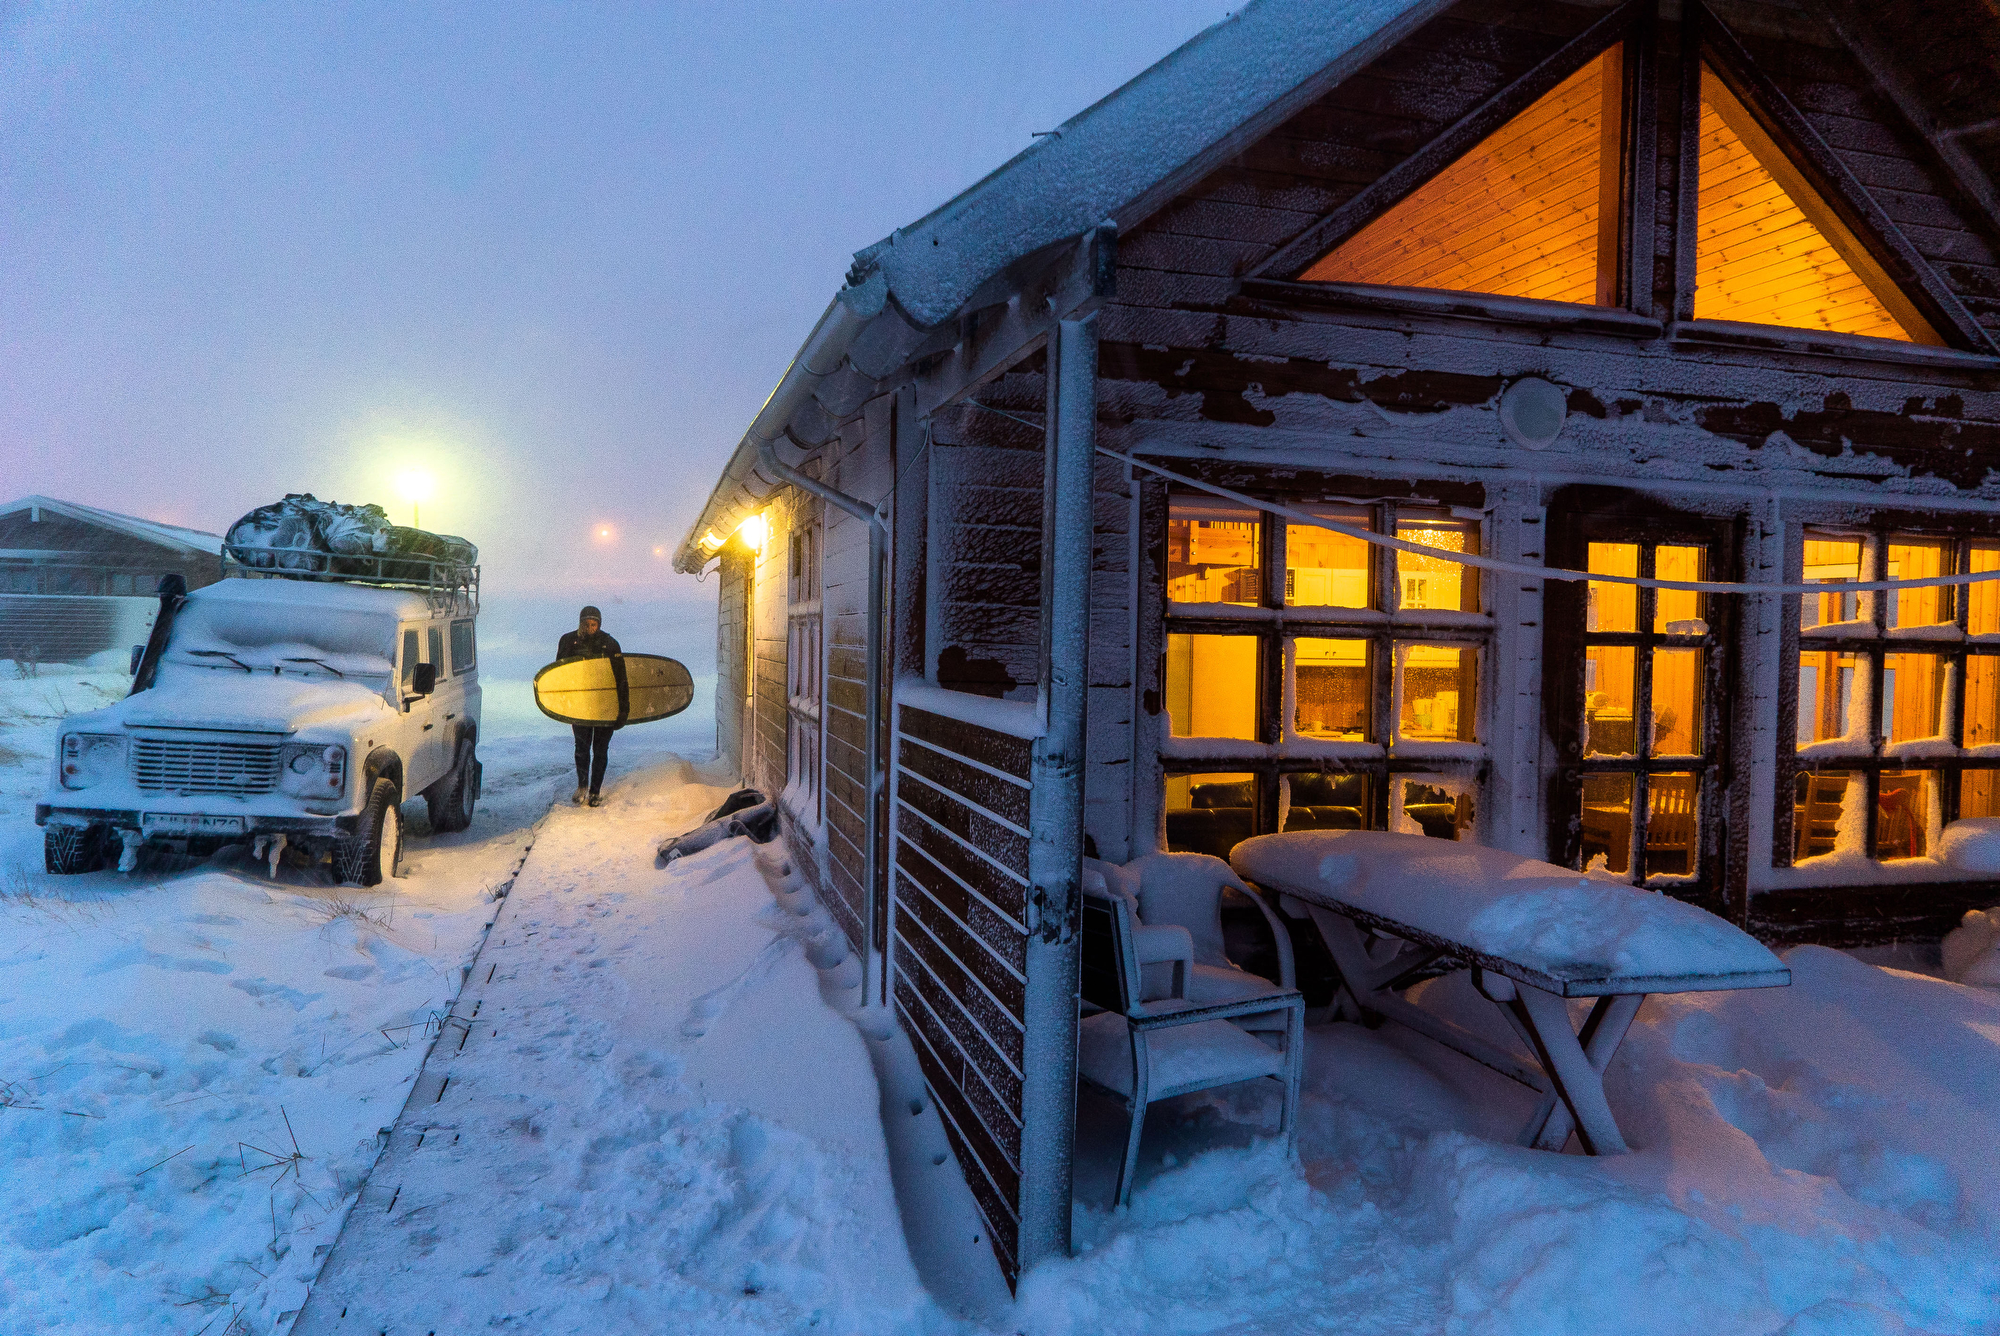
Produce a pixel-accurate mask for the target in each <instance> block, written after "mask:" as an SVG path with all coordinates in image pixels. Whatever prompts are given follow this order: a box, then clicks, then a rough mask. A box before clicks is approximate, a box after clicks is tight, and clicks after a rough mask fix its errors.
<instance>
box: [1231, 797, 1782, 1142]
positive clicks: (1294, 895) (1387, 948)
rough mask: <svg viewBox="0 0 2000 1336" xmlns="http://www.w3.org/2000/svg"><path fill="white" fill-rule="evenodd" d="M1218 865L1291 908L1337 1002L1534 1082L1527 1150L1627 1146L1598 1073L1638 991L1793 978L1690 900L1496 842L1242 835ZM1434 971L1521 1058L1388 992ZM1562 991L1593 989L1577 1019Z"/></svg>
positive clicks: (1755, 984)
mask: <svg viewBox="0 0 2000 1336" xmlns="http://www.w3.org/2000/svg"><path fill="white" fill-rule="evenodd" d="M1229 861H1230V864H1231V866H1233V867H1234V868H1235V869H1236V872H1237V873H1238V875H1240V876H1242V877H1243V878H1244V879H1245V880H1247V881H1249V882H1251V883H1252V884H1254V885H1258V886H1262V887H1265V888H1268V889H1270V890H1273V891H1276V892H1277V893H1278V894H1279V895H1280V896H1281V897H1283V898H1285V899H1289V900H1290V901H1292V902H1296V903H1299V904H1303V906H1304V907H1305V909H1306V911H1307V912H1308V913H1309V914H1310V916H1311V918H1312V921H1313V923H1314V924H1315V926H1317V927H1318V928H1319V931H1320V935H1321V937H1323V938H1324V939H1325V941H1326V945H1327V949H1328V951H1329V952H1330V953H1331V954H1332V956H1333V960H1334V964H1335V965H1336V966H1337V967H1338V968H1339V971H1340V982H1341V992H1340V994H1339V995H1337V1001H1339V1002H1348V1003H1351V1005H1352V1006H1353V1007H1354V1008H1356V1009H1357V1011H1358V1012H1359V1013H1360V1014H1361V1015H1363V1016H1368V1015H1371V1014H1372V1015H1377V1016H1382V1017H1386V1018H1387V1019H1390V1020H1393V1021H1396V1022H1398V1023H1400V1024H1402V1025H1405V1026H1407V1027H1409V1028H1410V1029H1412V1030H1415V1031H1417V1032H1418V1033H1420V1034H1423V1035H1426V1036H1428V1037H1429V1038H1431V1039H1434V1040H1436V1041H1437V1042H1439V1043H1441V1044H1444V1045H1445V1046H1447V1047H1449V1048H1452V1049H1455V1050H1457V1051H1458V1052H1460V1053H1462V1054H1464V1055H1465V1056H1466V1057H1469V1058H1471V1059H1472V1060H1473V1061H1475V1062H1478V1063H1480V1064H1482V1065H1484V1066H1486V1067H1489V1068H1491V1069H1492V1070H1494V1071H1496V1072H1498V1073H1500V1075H1502V1076H1505V1077H1507V1078H1509V1079H1510V1080H1514V1081H1518V1082H1519V1083H1520V1084H1522V1085H1525V1086H1527V1087H1528V1088H1529V1089H1531V1090H1534V1091H1536V1092H1538V1093H1539V1094H1540V1095H1541V1097H1542V1098H1541V1102H1540V1104H1539V1106H1538V1107H1537V1108H1536V1110H1535V1112H1534V1114H1533V1116H1532V1117H1530V1118H1529V1120H1528V1123H1527V1125H1526V1126H1525V1127H1523V1128H1522V1130H1521V1136H1520V1141H1521V1144H1522V1145H1525V1146H1533V1147H1536V1148H1537V1149H1541V1150H1561V1149H1562V1148H1563V1146H1564V1144H1565V1143H1566V1142H1567V1141H1568V1140H1569V1135H1570V1132H1571V1131H1572V1130H1574V1131H1575V1132H1576V1134H1577V1137H1578V1139H1579V1140H1580V1141H1581V1142H1582V1144H1583V1148H1584V1150H1586V1151H1587V1152H1589V1153H1590V1154H1592V1155H1619V1154H1623V1153H1624V1152H1625V1151H1626V1149H1627V1147H1626V1145H1625V1138H1624V1136H1623V1135H1622V1134H1621V1133H1620V1132H1619V1130H1618V1122H1617V1120H1616V1119H1615V1118H1614V1117H1613V1116H1612V1114H1611V1106H1610V1105H1609V1104H1608V1103H1607V1102H1606V1100H1605V1097H1604V1072H1605V1070H1606V1068H1608V1067H1609V1066H1610V1065H1611V1058H1612V1055H1613V1054H1615V1053H1616V1052H1617V1051H1618V1045H1619V1044H1620V1043H1621V1042H1622V1041H1623V1040H1624V1038H1625V1032H1626V1030H1627V1029H1629V1028H1630V1027H1631V1024H1632V1020H1633V1018H1634V1017H1635V1016H1637V1015H1638V1012H1639V1006H1640V1004H1641V1003H1642V1002H1644V1001H1645V999H1646V997H1647V996H1648V995H1649V994H1652V993H1693V992H1716V991H1724V990H1728V989H1734V988H1776V987H1783V986H1784V985H1786V984H1789V983H1790V982H1791V981H1792V973H1791V971H1790V970H1788V969H1786V968H1785V966H1784V965H1783V964H1782V963H1781V962H1780V961H1779V960H1778V958H1777V957H1776V956H1774V955H1772V954H1771V952H1770V950H1769V949H1768V948H1766V947H1765V946H1764V945H1763V944H1762V943H1760V942H1758V941H1757V940H1756V939H1755V938H1753V937H1751V936H1750V935H1749V934H1748V933H1745V932H1743V931H1742V930H1741V929H1739V928H1736V927H1735V926H1733V925H1731V924H1729V923H1726V922H1724V921H1723V920H1722V919H1720V918H1717V917H1716V916H1715V915H1713V914H1711V913H1709V912H1708V911H1706V910H1704V909H1701V908H1699V907H1697V906H1695V905H1691V904H1688V903H1687V902H1685V901H1682V900H1676V899H1673V898H1672V897H1670V896H1666V895H1662V894H1659V893H1657V892H1652V891H1644V890H1640V889H1639V888H1637V887H1634V886H1629V885H1624V884H1622V883H1618V882H1611V881H1604V880H1600V879H1596V878H1590V877H1585V876H1583V875H1582V874H1580V873H1577V872H1575V871H1573V870H1571V869H1569V868H1562V867H1557V866H1555V865H1554V864H1552V863H1543V862H1538V861H1537V860H1535V859H1532V858H1525V857H1523V856H1521V855H1519V854H1511V853H1507V852H1505V851H1503V850H1500V849H1486V848H1481V847H1480V846H1478V845H1474V844H1464V843H1459V842H1457V841H1452V840H1440V839H1433V838H1431V837H1429V836H1424V835H1402V834H1392V833H1390V832H1387V831H1363V830H1352V831H1345V830H1344V831H1330V830H1308V831H1294V832H1288V833H1285V834H1280V835H1260V836H1257V837H1255V838H1254V839H1248V840H1245V841H1243V842H1242V843H1241V844H1239V845H1237V846H1236V848H1235V850H1234V851H1233V852H1232V853H1231V854H1230V858H1229ZM1282 902H1283V901H1282V900H1281V903H1282ZM1288 908H1289V906H1288ZM1439 967H1443V968H1444V969H1446V970H1451V969H1469V970H1471V971H1472V978H1473V983H1474V985H1475V986H1476V987H1477V989H1478V990H1479V992H1480V994H1481V995H1482V996H1484V997H1485V998H1487V999H1488V1000H1489V1001H1491V1002H1493V1003H1494V1004H1495V1005H1496V1006H1498V1007H1499V1009H1500V1011H1501V1013H1502V1014H1503V1015H1504V1016H1505V1017H1506V1018H1507V1021H1508V1022H1509V1024H1510V1025H1511V1026H1512V1027H1513V1029H1514V1032H1515V1033H1516V1034H1517V1035H1518V1036H1519V1037H1520V1039H1521V1041H1522V1043H1524V1044H1525V1045H1526V1046H1527V1049H1528V1052H1529V1053H1530V1054H1531V1055H1533V1056H1532V1065H1531V1064H1530V1063H1527V1062H1523V1061H1521V1059H1520V1058H1519V1057H1517V1056H1516V1055H1515V1054H1513V1053H1510V1052H1508V1051H1506V1050H1505V1049H1503V1048H1501V1047H1499V1046H1498V1045H1496V1044H1492V1043H1490V1042H1488V1041H1487V1040H1486V1039H1484V1038H1482V1037H1481V1036H1479V1035H1476V1034H1474V1033H1473V1032H1472V1031H1470V1030H1468V1029H1466V1028H1465V1027H1463V1026H1461V1025H1458V1024H1456V1023H1454V1022H1452V1021H1450V1020H1448V1019H1446V1018H1445V1017H1443V1016H1440V1015H1437V1014H1436V1013H1434V1012H1431V1011H1427V1010H1425V1009H1424V1008H1422V1007H1420V1006H1418V1005H1417V1004H1416V1003H1414V1002H1412V1001H1410V1000H1409V999H1407V998H1405V997H1403V996H1401V991H1402V990H1403V989H1405V988H1408V987H1410V986H1411V985H1412V984H1414V983H1417V982H1419V981H1420V980H1421V979H1425V978H1430V977H1434V976H1435V975H1436V974H1437V973H1438V971H1439ZM1570 998H1594V999H1596V1001H1595V1003H1594V1005H1593V1006H1592V1007H1591V1009H1590V1011H1589V1014H1588V1015H1587V1016H1586V1017H1585V1018H1584V1020H1583V1023H1582V1025H1581V1026H1574V1025H1573V1022H1572V1017H1571V1014H1570V1009H1569V1003H1568V999H1570Z"/></svg>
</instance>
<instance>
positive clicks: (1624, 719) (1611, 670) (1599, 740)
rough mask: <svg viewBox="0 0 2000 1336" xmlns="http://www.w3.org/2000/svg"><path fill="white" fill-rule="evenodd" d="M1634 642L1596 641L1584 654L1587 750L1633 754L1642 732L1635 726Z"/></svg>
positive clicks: (1600, 753) (1589, 753) (1591, 753)
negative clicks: (1633, 697)
mask: <svg viewBox="0 0 2000 1336" xmlns="http://www.w3.org/2000/svg"><path fill="white" fill-rule="evenodd" d="M1634 653H1635V651H1634V650H1633V649H1632V647H1631V646H1630V645H1592V646H1590V648H1589V649H1587V650H1585V651H1584V656H1583V754H1584V755H1585V756H1632V755H1636V754H1637V752H1638V734H1637V733H1636V732H1635V731H1634V730H1633V726H1632V663H1633V655H1634Z"/></svg>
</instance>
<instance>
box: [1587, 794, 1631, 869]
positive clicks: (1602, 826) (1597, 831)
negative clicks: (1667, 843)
mask: <svg viewBox="0 0 2000 1336" xmlns="http://www.w3.org/2000/svg"><path fill="white" fill-rule="evenodd" d="M1583 866H1584V870H1585V871H1587V872H1588V871H1597V872H1615V873H1618V874H1619V875H1621V876H1622V875H1624V874H1626V873H1629V872H1630V871H1631V870H1632V776H1630V775H1585V776H1584V777H1583Z"/></svg>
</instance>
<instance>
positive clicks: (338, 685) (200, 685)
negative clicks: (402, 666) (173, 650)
mask: <svg viewBox="0 0 2000 1336" xmlns="http://www.w3.org/2000/svg"><path fill="white" fill-rule="evenodd" d="M170 667H171V665H170ZM108 713H109V715H110V716H111V717H113V718H115V719H116V720H117V721H118V722H119V723H122V724H126V725H129V726H132V727H137V728H205V729H207V728H212V729H220V730H232V731H238V732H244V733H294V732H302V731H304V730H306V729H309V728H315V727H320V726H323V725H334V724H347V723H357V722H359V721H362V720H365V719H368V718H371V717H373V716H375V715H386V714H389V713H390V710H389V705H388V703H387V702H386V701H384V700H383V699H382V697H381V696H380V695H379V694H378V693H377V692H375V691H373V690H370V689H369V688H368V687H367V686H366V685H365V684H363V683H360V682H341V681H327V680H325V679H322V678H313V679H310V680H306V679H300V678H284V677H267V676H264V675H261V674H259V675H256V676H252V675H249V674H246V673H238V672H232V673H229V674H227V675H225V673H224V671H223V670H220V669H213V668H194V669H186V668H182V669H179V670H178V671H175V672H172V673H171V675H164V674H163V680H162V681H161V683H160V685H158V686H156V687H154V688H153V689H151V690H150V691H142V692H140V693H139V694H138V695H136V696H131V697H128V698H127V699H126V700H125V701H124V702H122V703H121V704H120V705H117V706H113V707H112V708H111V710H110V711H108Z"/></svg>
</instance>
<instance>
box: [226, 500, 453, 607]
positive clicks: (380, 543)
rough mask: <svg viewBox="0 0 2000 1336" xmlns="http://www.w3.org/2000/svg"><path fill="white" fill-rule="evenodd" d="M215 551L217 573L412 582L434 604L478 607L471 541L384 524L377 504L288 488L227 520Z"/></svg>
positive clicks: (400, 585) (388, 583) (408, 584)
mask: <svg viewBox="0 0 2000 1336" xmlns="http://www.w3.org/2000/svg"><path fill="white" fill-rule="evenodd" d="M222 551H223V557H224V563H223V574H225V575H234V576H247V577H251V578H259V577H261V578H266V579H273V578H275V579H286V580H324V581H342V582H347V583H355V584H373V585H386V586H390V587H393V588H398V589H414V590H418V591H420V592H422V593H423V594H424V595H425V596H426V598H428V599H429V600H430V601H431V603H432V605H433V606H434V607H440V608H442V607H450V608H459V609H464V610H468V611H476V610H477V609H478V607H479V549H478V548H477V547H475V546H474V545H473V544H471V543H469V542H467V541H466V540H465V539H463V538H457V537H454V536H452V535H450V534H435V533H429V532H426V531H425V530H423V529H412V528H408V527H406V526H403V525H400V524H391V523H390V522H389V516H388V512H386V511H384V510H383V509H382V507H380V506H377V505H362V506H349V505H342V504H340V503H339V502H336V501H321V500H319V499H318V498H316V497H314V496H313V495H312V494H311V493H309V492H305V493H293V494H291V495H288V496H286V497H285V499H284V500H282V501H278V502H274V503H273V504H271V505H268V506H259V507H258V508H257V509H255V510H253V511H251V512H250V513H249V514H247V515H245V516H244V517H243V518H242V519H240V520H238V521H236V523H234V524H232V525H231V526H229V532H228V534H227V535H225V537H224V539H223V544H222Z"/></svg>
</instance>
